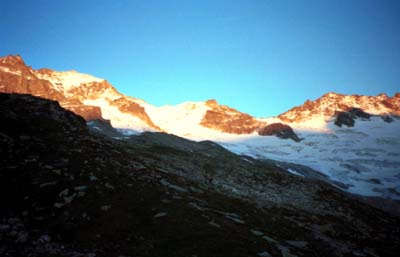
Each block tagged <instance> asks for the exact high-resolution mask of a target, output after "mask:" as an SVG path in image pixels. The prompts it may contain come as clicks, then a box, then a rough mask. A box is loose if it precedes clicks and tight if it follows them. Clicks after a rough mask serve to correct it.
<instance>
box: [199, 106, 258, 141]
mask: <svg viewBox="0 0 400 257" xmlns="http://www.w3.org/2000/svg"><path fill="white" fill-rule="evenodd" d="M206 105H207V106H208V107H210V108H211V110H208V111H207V112H206V114H205V116H204V117H203V119H202V121H201V123H200V124H201V125H202V126H204V127H207V128H211V129H215V130H219V131H222V132H226V133H232V134H250V133H253V132H254V131H257V130H258V129H259V128H260V127H262V126H264V125H266V123H264V122H260V121H258V120H256V119H255V118H254V117H252V116H250V115H248V114H246V113H242V112H239V111H237V110H235V109H233V108H230V107H228V106H226V105H219V104H218V103H217V101H215V100H208V101H207V102H206Z"/></svg>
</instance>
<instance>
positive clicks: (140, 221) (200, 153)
mask: <svg viewBox="0 0 400 257" xmlns="http://www.w3.org/2000/svg"><path fill="white" fill-rule="evenodd" d="M0 122H1V124H2V126H1V127H0V154H1V156H2V158H1V160H0V165H1V173H0V190H1V192H0V197H1V203H2V204H1V206H0V208H1V211H0V215H1V216H0V242H1V243H0V254H1V255H2V256H199V257H200V256H397V253H398V251H399V250H400V249H399V247H400V241H399V240H400V231H399V227H400V226H399V225H400V224H399V219H398V218H395V217H392V216H390V215H389V214H387V213H384V212H382V211H380V210H378V209H375V208H373V207H371V206H370V205H366V204H363V203H361V202H359V201H357V200H355V199H353V198H352V197H350V196H349V195H347V194H346V193H343V192H341V191H340V190H337V189H335V188H334V187H332V186H330V185H329V184H326V183H324V182H321V181H319V180H315V179H308V178H303V177H300V176H296V175H291V174H289V173H287V172H286V170H284V169H282V168H280V167H279V166H277V165H275V164H271V163H268V162H264V161H262V160H257V159H253V158H251V157H248V156H239V155H235V154H233V153H231V152H229V151H227V150H225V149H224V148H222V147H221V146H219V145H217V144H215V143H213V142H210V141H204V142H194V141H189V140H186V139H183V138H179V137H176V136H173V135H168V134H164V133H144V134H142V135H137V136H125V138H123V139H125V140H121V137H118V136H116V135H118V134H115V135H114V137H115V138H116V139H113V138H112V137H110V136H104V133H102V131H103V130H104V129H103V128H108V130H107V131H108V133H113V130H114V129H113V128H112V127H110V125H109V124H107V123H106V122H104V121H93V123H92V126H91V128H90V129H88V127H87V126H86V124H85V121H84V119H83V118H81V117H79V116H77V115H75V114H73V113H72V112H70V111H67V110H65V109H63V108H62V107H61V106H60V105H59V104H58V103H57V102H54V101H49V100H45V99H41V98H37V97H33V96H30V95H17V94H0ZM96 128H97V129H96ZM114 132H115V131H114ZM115 133H117V132H115ZM120 135H121V134H120Z"/></svg>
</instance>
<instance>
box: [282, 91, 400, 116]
mask: <svg viewBox="0 0 400 257" xmlns="http://www.w3.org/2000/svg"><path fill="white" fill-rule="evenodd" d="M399 96H400V93H396V94H395V95H394V96H393V97H389V96H388V95H386V94H384V93H381V94H378V95H377V96H366V95H344V94H338V93H334V92H329V93H327V94H324V95H323V96H322V97H320V98H318V99H316V100H315V101H310V100H307V101H306V102H304V104H303V105H301V106H297V107H294V108H292V109H290V110H289V111H287V112H285V113H283V114H281V115H279V116H278V117H279V118H280V119H281V120H283V121H285V122H304V121H307V120H311V119H313V118H322V119H325V120H326V119H329V118H331V117H332V116H334V115H335V114H336V113H337V112H343V111H344V112H346V111H348V110H350V109H352V108H358V109H361V110H363V111H365V112H367V113H369V114H374V115H387V114H393V115H399V114H400V111H399V110H400V101H399V100H398V99H399Z"/></svg>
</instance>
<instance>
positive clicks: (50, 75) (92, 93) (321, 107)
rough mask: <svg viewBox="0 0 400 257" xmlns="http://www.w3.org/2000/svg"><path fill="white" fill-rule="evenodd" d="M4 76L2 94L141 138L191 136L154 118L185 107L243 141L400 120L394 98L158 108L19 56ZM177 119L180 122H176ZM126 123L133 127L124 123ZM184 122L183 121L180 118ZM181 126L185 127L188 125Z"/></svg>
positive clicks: (2, 62)
mask: <svg viewBox="0 0 400 257" xmlns="http://www.w3.org/2000/svg"><path fill="white" fill-rule="evenodd" d="M0 74H1V77H0V92H6V93H7V92H8V93H11V92H16V93H30V94H33V95H37V96H41V97H45V98H48V99H51V100H56V101H59V102H60V104H61V105H62V106H63V107H65V108H67V109H70V110H72V111H74V112H76V113H78V114H79V115H81V116H83V117H84V118H85V119H86V120H88V121H90V120H94V119H105V120H110V121H111V124H112V125H113V126H114V127H117V128H121V129H131V130H133V131H135V130H137V131H139V132H141V131H147V130H149V131H165V132H168V133H173V134H177V135H179V136H185V134H187V133H177V131H174V129H168V126H165V127H163V124H166V123H167V121H165V119H168V117H164V120H163V119H162V118H161V117H159V116H160V115H158V117H157V114H156V115H154V113H155V112H157V111H158V112H162V113H164V114H168V115H172V114H171V113H168V112H167V111H166V110H167V109H168V108H170V109H171V108H172V109H174V111H175V112H177V111H178V112H182V111H181V110H178V108H177V107H178V106H184V105H186V106H187V105H192V106H191V108H192V110H195V108H200V109H201V110H199V111H198V112H202V114H201V115H202V117H200V118H197V120H196V122H198V124H199V125H200V126H202V127H204V128H207V129H211V130H212V131H217V132H222V133H228V134H237V135H240V134H252V133H254V132H257V131H259V130H261V129H263V128H264V127H265V126H266V125H267V124H271V123H284V124H286V125H289V126H298V124H300V123H302V122H303V123H308V125H309V126H310V127H314V128H315V129H318V127H320V126H322V125H321V124H323V123H324V122H325V121H326V120H328V119H329V118H332V117H334V116H335V115H336V114H337V112H343V111H347V110H348V109H350V108H352V107H357V108H361V109H364V110H365V111H366V112H369V113H372V114H378V115H383V114H384V115H400V93H396V94H395V95H394V96H393V97H388V96H387V95H386V94H379V95H377V96H360V95H343V94H338V93H334V92H329V93H326V94H324V95H323V96H321V97H320V98H318V99H316V100H314V101H310V100H307V101H305V102H304V104H303V105H300V106H295V107H293V108H292V109H290V110H288V111H286V112H284V113H282V114H280V115H277V116H276V117H271V118H257V117H253V116H251V115H249V114H246V113H243V112H240V111H238V110H236V109H233V108H231V107H229V106H226V105H220V104H218V102H217V101H216V100H214V99H210V100H207V101H204V102H199V103H198V104H196V102H186V103H182V104H178V105H176V106H161V107H155V106H152V105H151V104H149V103H147V102H145V101H143V100H141V99H137V98H134V97H130V96H125V95H123V94H122V93H120V92H118V91H117V89H116V88H115V87H114V86H112V85H111V84H110V83H109V82H107V81H106V80H104V79H100V78H96V77H94V76H91V75H88V74H82V73H79V72H76V71H65V72H58V71H54V70H51V69H48V68H41V69H38V70H34V69H32V68H31V67H29V66H26V64H25V62H24V60H23V59H22V57H21V56H19V55H15V56H13V55H9V56H6V57H1V58H0ZM200 103H202V104H200ZM184 108H187V107H184ZM108 110H112V111H108ZM185 111H186V114H185V116H186V117H188V116H190V115H192V114H191V113H190V109H186V110H185ZM194 112H195V111H194ZM172 118H175V119H176V117H173V116H172ZM126 119H127V120H129V121H128V122H124V121H123V120H126ZM178 119H179V120H182V119H183V118H182V117H178ZM198 119H200V120H199V121H198ZM315 119H316V120H319V123H318V122H315V123H313V122H312V121H313V120H315ZM155 120H156V121H155ZM271 120H273V121H271ZM175 122H176V121H175ZM190 122H193V121H190ZM157 123H158V124H157ZM132 124H136V125H132ZM180 125H181V126H182V127H185V125H184V124H180ZM186 127H187V126H186ZM186 129H190V128H186ZM204 131H206V130H204ZM203 133H204V132H203ZM191 134H193V133H191Z"/></svg>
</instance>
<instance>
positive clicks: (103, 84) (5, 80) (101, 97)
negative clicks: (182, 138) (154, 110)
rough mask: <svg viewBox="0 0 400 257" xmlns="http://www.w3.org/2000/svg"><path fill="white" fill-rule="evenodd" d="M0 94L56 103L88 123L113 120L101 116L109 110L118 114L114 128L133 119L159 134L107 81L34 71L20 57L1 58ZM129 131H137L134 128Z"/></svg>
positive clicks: (69, 73) (132, 102)
mask: <svg viewBox="0 0 400 257" xmlns="http://www.w3.org/2000/svg"><path fill="white" fill-rule="evenodd" d="M0 92H3V93H20V94H31V95H34V96H40V97H43V98H46V99H50V100H55V101H58V102H59V103H60V105H61V106H62V107H64V108H66V109H68V110H71V111H72V112H74V113H76V114H78V115H80V116H82V117H83V118H85V119H86V120H87V121H90V120H96V119H111V120H113V119H114V118H115V117H114V116H112V115H111V116H107V117H104V116H105V115H104V113H105V112H108V110H105V109H107V108H108V107H109V106H112V107H115V108H116V110H117V111H116V115H117V116H118V118H116V121H114V125H115V126H116V127H118V125H119V123H118V120H119V117H120V116H126V115H127V116H131V117H133V118H134V119H132V122H133V123H134V122H135V121H137V122H140V123H141V127H143V128H148V129H150V130H160V128H159V127H158V126H156V125H155V124H154V123H153V122H152V120H151V119H150V117H149V116H148V115H147V113H146V112H145V110H144V108H143V107H141V106H140V104H138V103H136V102H135V99H134V98H130V97H126V96H124V95H123V94H121V93H119V92H118V91H117V90H116V89H115V88H114V87H113V86H112V85H111V84H110V83H108V82H107V81H106V80H104V79H100V78H96V77H94V76H91V75H88V74H82V73H79V72H76V71H65V72H58V71H54V70H51V69H47V68H42V69H39V70H34V69H32V68H31V67H28V66H27V65H26V64H25V63H24V61H23V60H22V58H21V57H20V56H19V55H16V56H13V55H10V56H6V57H2V58H0ZM90 102H92V103H93V104H90ZM88 103H89V104H88ZM132 128H133V129H135V128H136V126H135V124H133V125H132Z"/></svg>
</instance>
